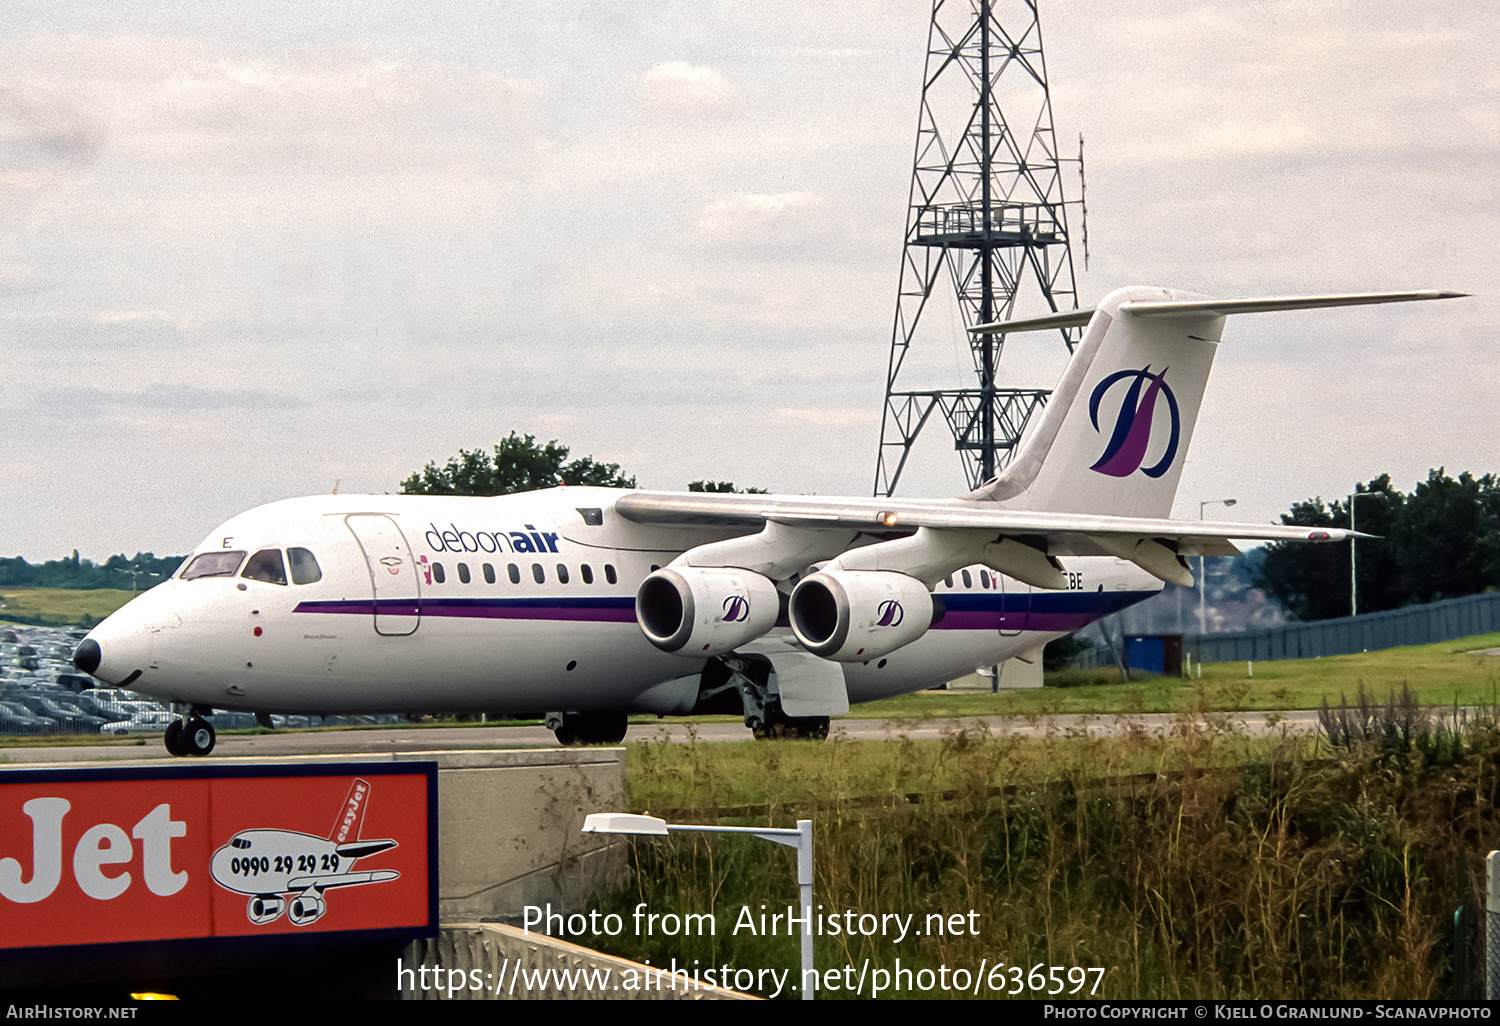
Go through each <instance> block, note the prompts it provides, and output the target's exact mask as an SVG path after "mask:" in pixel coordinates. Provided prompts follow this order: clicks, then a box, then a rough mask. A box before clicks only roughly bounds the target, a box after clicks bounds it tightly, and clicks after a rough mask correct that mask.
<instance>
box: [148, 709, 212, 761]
mask: <svg viewBox="0 0 1500 1026" xmlns="http://www.w3.org/2000/svg"><path fill="white" fill-rule="evenodd" d="M174 711H176V712H177V716H178V718H177V719H175V720H173V721H172V722H171V723H169V724H167V732H166V735H165V736H164V737H163V738H162V740H163V741H165V742H166V746H167V751H168V752H170V753H171V754H172V755H207V754H208V753H209V752H211V751H213V750H214V742H215V741H216V740H217V735H216V734H215V733H214V725H213V724H212V723H209V722H208V720H206V719H205V718H204V717H205V716H207V715H208V713H209V712H211V711H212V710H207V709H204V710H199V709H196V708H193V709H188V710H181V709H178V710H174Z"/></svg>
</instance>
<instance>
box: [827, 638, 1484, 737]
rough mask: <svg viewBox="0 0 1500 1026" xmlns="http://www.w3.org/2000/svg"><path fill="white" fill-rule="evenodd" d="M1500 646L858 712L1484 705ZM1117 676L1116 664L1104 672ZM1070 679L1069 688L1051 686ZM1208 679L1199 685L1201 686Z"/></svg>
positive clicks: (905, 715)
mask: <svg viewBox="0 0 1500 1026" xmlns="http://www.w3.org/2000/svg"><path fill="white" fill-rule="evenodd" d="M1497 647H1500V634H1482V635H1479V636H1478V637H1473V638H1460V639H1457V640H1455V641H1443V642H1439V643H1437V644H1434V645H1412V646H1407V647H1404V648H1388V649H1383V650H1381V651H1379V652H1362V653H1359V654H1357V655H1346V656H1329V657H1327V658H1323V659H1283V660H1279V661H1277V662H1258V663H1255V664H1254V666H1253V667H1247V666H1246V664H1245V663H1209V664H1207V665H1205V666H1204V667H1203V675H1202V677H1201V678H1200V677H1198V676H1197V673H1196V671H1197V667H1196V666H1195V667H1194V676H1193V678H1191V679H1187V680H1179V679H1176V678H1172V677H1148V678H1146V679H1144V680H1141V681H1132V682H1130V683H1129V684H1122V683H1112V684H1078V685H1077V686H1073V685H1074V682H1075V681H1077V680H1079V679H1080V678H1087V677H1090V676H1095V675H1097V671H1089V672H1088V673H1086V674H1085V673H1080V672H1079V671H1065V672H1064V673H1061V674H1048V675H1047V681H1048V684H1049V686H1048V687H1044V688H1031V689H1016V690H1010V691H1001V692H1000V693H999V694H993V695H992V694H986V693H983V692H980V693H977V694H976V693H972V692H967V693H966V692H957V691H954V692H949V691H920V692H917V693H916V694H912V695H902V696H900V697H898V698H891V699H886V700H884V701H880V702H867V703H865V704H863V705H858V706H855V707H853V709H851V711H850V715H851V716H858V717H861V718H866V719H889V720H921V719H940V718H947V717H970V716H1007V715H1012V716H1026V715H1039V714H1042V715H1045V714H1050V713H1098V714H1113V713H1120V712H1126V711H1138V712H1166V713H1171V712H1183V711H1185V710H1190V709H1194V708H1198V707H1199V706H1200V705H1201V704H1202V701H1203V698H1204V696H1205V695H1206V696H1207V698H1208V701H1209V703H1210V707H1211V708H1213V709H1217V710H1264V709H1316V708H1318V707H1319V706H1320V705H1322V703H1323V699H1324V698H1325V697H1326V698H1327V699H1328V701H1329V702H1330V703H1331V704H1337V703H1338V701H1339V695H1340V694H1345V695H1348V696H1350V697H1351V698H1352V697H1353V695H1354V691H1355V688H1356V687H1357V686H1358V685H1359V684H1360V683H1361V682H1363V683H1364V685H1365V687H1366V688H1367V689H1369V690H1372V691H1374V692H1375V693H1376V694H1377V695H1380V696H1381V697H1384V696H1385V695H1386V694H1387V693H1389V692H1391V691H1400V690H1401V685H1402V684H1403V683H1404V684H1407V685H1409V686H1410V687H1411V689H1412V690H1413V691H1415V692H1417V694H1418V695H1420V696H1421V699H1422V701H1423V702H1424V703H1427V704H1430V705H1452V704H1453V703H1454V702H1457V703H1458V704H1459V705H1480V704H1483V703H1486V702H1492V701H1494V699H1495V694H1496V691H1497V689H1500V656H1488V655H1478V654H1477V651H1478V650H1482V649H1486V648H1497ZM1105 675H1106V676H1114V677H1118V672H1117V671H1105ZM1056 684H1065V685H1068V686H1063V687H1057V686H1050V685H1056ZM1200 685H1201V687H1200Z"/></svg>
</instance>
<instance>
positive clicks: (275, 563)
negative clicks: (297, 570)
mask: <svg viewBox="0 0 1500 1026" xmlns="http://www.w3.org/2000/svg"><path fill="white" fill-rule="evenodd" d="M240 576H241V577H245V578H248V579H250V580H252V581H264V582H265V583H267V584H286V567H285V566H284V565H283V564H282V562H281V550H280V549H261V550H260V551H259V552H257V553H256V554H255V555H253V556H251V557H250V558H249V559H247V560H246V561H245V569H244V570H243V571H242V572H241V573H240Z"/></svg>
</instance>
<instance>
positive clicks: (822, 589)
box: [789, 570, 937, 663]
mask: <svg viewBox="0 0 1500 1026" xmlns="http://www.w3.org/2000/svg"><path fill="white" fill-rule="evenodd" d="M789 612H790V614H791V621H792V633H794V634H796V635H797V640H798V641H800V642H802V644H803V646H804V647H805V648H806V649H807V650H808V651H809V652H811V653H812V654H813V655H817V656H822V657H823V658H825V659H832V660H835V661H837V662H841V663H858V662H865V661H867V660H870V659H875V658H878V657H879V656H883V655H885V654H887V653H888V652H894V651H895V650H896V649H898V648H900V647H901V646H903V645H909V644H911V643H912V642H913V641H916V640H917V639H918V638H920V637H921V636H922V635H923V634H925V633H926V632H927V628H928V627H930V626H931V625H932V624H933V622H934V620H935V619H937V615H936V607H935V605H934V600H933V597H932V593H931V592H929V591H928V590H927V586H926V585H925V584H923V583H922V582H921V581H919V580H917V579H916V578H915V577H908V576H906V574H902V573H895V572H894V571H889V570H829V571H821V572H819V573H815V574H813V575H812V576H810V577H806V578H803V580H802V581H801V582H800V583H799V584H798V585H797V587H796V589H795V590H794V591H793V592H792V599H791V603H790V606H789Z"/></svg>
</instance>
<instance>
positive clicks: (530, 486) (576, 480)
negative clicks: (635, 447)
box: [401, 431, 635, 495]
mask: <svg viewBox="0 0 1500 1026" xmlns="http://www.w3.org/2000/svg"><path fill="white" fill-rule="evenodd" d="M568 452H569V450H568V447H567V446H566V445H558V444H557V439H555V438H554V439H553V440H552V441H550V442H548V443H547V444H546V445H538V444H537V442H536V437H535V436H534V435H517V434H516V433H515V432H514V431H512V432H511V433H510V435H509V436H508V437H506V438H505V439H504V440H502V441H501V442H500V444H499V445H497V446H495V451H494V455H493V456H491V455H490V454H489V453H487V452H485V451H484V450H482V449H475V450H473V451H472V452H470V451H469V450H467V449H460V450H459V451H458V455H457V456H455V457H453V458H451V459H449V460H448V463H447V464H446V465H445V466H443V467H438V466H437V465H436V464H434V463H429V464H427V466H425V467H423V468H422V472H421V473H420V474H412V475H411V476H410V477H408V478H407V479H406V480H405V481H402V482H401V491H402V492H404V493H406V494H408V495H510V494H511V493H513V492H529V491H535V490H537V489H540V488H554V487H556V486H557V485H558V484H570V485H601V486H603V487H606V488H634V487H635V478H634V477H626V476H625V475H624V474H622V473H621V472H620V465H619V464H618V463H599V462H596V461H595V460H594V458H593V457H592V456H581V457H579V458H578V459H576V460H573V461H572V462H568Z"/></svg>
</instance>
